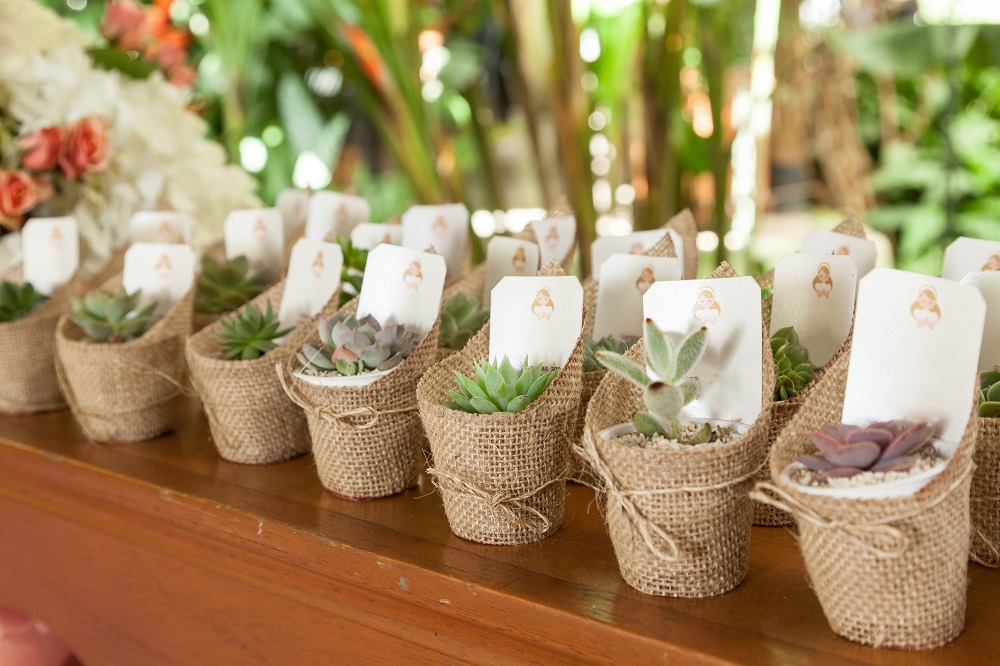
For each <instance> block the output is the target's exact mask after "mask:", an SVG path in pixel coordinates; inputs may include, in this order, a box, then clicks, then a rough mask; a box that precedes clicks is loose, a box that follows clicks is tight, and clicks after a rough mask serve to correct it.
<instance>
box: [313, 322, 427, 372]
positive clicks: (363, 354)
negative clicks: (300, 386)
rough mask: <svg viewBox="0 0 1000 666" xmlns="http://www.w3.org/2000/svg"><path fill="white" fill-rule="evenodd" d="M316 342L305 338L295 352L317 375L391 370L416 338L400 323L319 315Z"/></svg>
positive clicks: (407, 352)
mask: <svg viewBox="0 0 1000 666" xmlns="http://www.w3.org/2000/svg"><path fill="white" fill-rule="evenodd" d="M317 331H318V333H319V342H315V341H309V342H307V343H305V344H304V345H302V350H301V351H300V352H298V353H297V354H296V357H297V358H298V359H299V362H300V363H302V367H303V368H305V369H308V370H312V371H313V372H315V373H317V374H339V375H345V376H351V375H359V374H362V373H365V372H371V371H373V370H391V369H392V368H395V367H396V366H397V365H399V364H400V363H402V362H403V360H404V359H406V357H408V356H409V355H410V354H412V353H413V350H414V349H416V348H417V343H418V342H419V341H420V340H419V339H418V337H417V334H416V333H415V332H414V331H410V330H407V329H406V328H405V327H404V326H402V325H401V324H394V325H392V326H386V327H385V328H382V326H380V325H379V323H378V320H376V319H375V318H374V317H372V316H371V315H368V316H366V317H362V318H361V319H358V318H357V317H355V316H354V315H351V316H350V317H345V316H344V315H342V314H338V315H336V316H334V317H333V318H332V319H330V320H329V321H328V320H326V319H324V318H323V317H322V316H320V318H319V323H318V324H317Z"/></svg>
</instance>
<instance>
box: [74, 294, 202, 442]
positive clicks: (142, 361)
mask: <svg viewBox="0 0 1000 666" xmlns="http://www.w3.org/2000/svg"><path fill="white" fill-rule="evenodd" d="M103 288H104V289H108V290H111V291H121V288H122V287H121V275H116V276H114V277H112V278H110V279H109V280H108V281H107V282H105V283H104V285H103ZM193 297H194V291H193V290H192V291H190V292H188V294H187V295H186V296H185V297H184V298H183V299H181V300H180V302H178V303H177V304H176V305H175V306H174V307H173V308H171V309H170V311H169V312H168V313H167V314H166V316H165V317H163V318H162V319H160V321H158V322H157V323H156V324H155V325H154V326H153V327H152V328H150V329H149V330H148V331H147V332H146V333H145V334H144V335H143V336H142V337H140V338H138V339H136V340H132V341H131V342H124V343H118V344H113V343H107V344H98V343H93V342H90V341H89V340H88V339H87V337H86V335H84V333H83V331H82V330H81V329H80V328H79V327H78V326H77V325H76V324H74V323H73V322H72V321H70V320H69V318H68V317H67V316H65V315H64V316H63V317H62V318H61V319H60V320H59V324H58V327H57V329H56V370H57V373H58V377H59V385H60V388H61V389H62V392H63V395H64V396H65V397H66V401H67V402H68V403H69V406H70V408H71V409H72V410H73V415H74V416H75V417H76V420H77V422H79V424H80V427H81V429H82V430H83V432H84V434H85V435H86V436H87V437H89V438H90V439H92V440H95V441H98V442H141V441H144V440H147V439H152V438H153V437H156V436H158V435H161V434H163V433H165V432H167V431H169V430H172V429H173V427H174V425H175V424H176V421H177V399H178V397H179V396H180V394H181V392H182V391H184V390H185V385H186V384H185V383H186V371H187V367H186V364H185V361H184V341H185V338H186V337H187V335H188V333H189V332H190V330H191V302H192V299H193Z"/></svg>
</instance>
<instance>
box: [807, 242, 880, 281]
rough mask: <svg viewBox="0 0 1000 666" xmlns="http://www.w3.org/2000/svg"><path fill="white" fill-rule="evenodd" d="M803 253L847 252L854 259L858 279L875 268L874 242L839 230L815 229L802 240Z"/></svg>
mask: <svg viewBox="0 0 1000 666" xmlns="http://www.w3.org/2000/svg"><path fill="white" fill-rule="evenodd" d="M800 251H801V252H802V253H804V254H847V255H850V256H851V258H852V259H854V265H855V266H856V267H857V269H858V279H859V280H860V279H861V278H863V277H864V276H865V275H867V274H868V272H869V271H870V270H872V269H873V268H875V254H876V251H875V243H874V242H873V241H870V240H868V239H867V238H858V237H857V236H851V235H850V234H842V233H840V232H839V231H827V230H826V229H815V230H813V231H810V232H809V234H808V235H806V237H805V238H804V239H803V240H802V249H801V250H800Z"/></svg>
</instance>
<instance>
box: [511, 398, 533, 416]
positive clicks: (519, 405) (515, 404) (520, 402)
mask: <svg viewBox="0 0 1000 666" xmlns="http://www.w3.org/2000/svg"><path fill="white" fill-rule="evenodd" d="M530 404H531V398H530V397H528V396H526V395H519V396H517V397H516V398H514V399H513V400H511V401H510V402H508V403H507V411H508V412H511V413H513V412H519V411H521V410H522V409H524V408H525V407H527V406H528V405H530Z"/></svg>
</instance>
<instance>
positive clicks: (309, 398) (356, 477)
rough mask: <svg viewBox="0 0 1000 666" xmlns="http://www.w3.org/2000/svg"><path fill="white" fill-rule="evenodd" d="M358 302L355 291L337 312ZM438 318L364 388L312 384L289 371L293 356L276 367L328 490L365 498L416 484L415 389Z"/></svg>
mask: <svg viewBox="0 0 1000 666" xmlns="http://www.w3.org/2000/svg"><path fill="white" fill-rule="evenodd" d="M334 302H336V301H334ZM357 307H358V299H357V297H355V298H354V299H352V300H351V301H350V302H348V303H347V304H346V305H344V307H343V308H341V309H340V310H338V311H337V312H339V313H342V314H345V315H348V316H349V315H352V314H355V313H356V312H357ZM439 324H440V317H439V318H438V319H437V320H435V322H434V325H433V326H432V327H431V329H430V331H428V332H427V335H425V336H424V339H423V340H422V341H421V342H420V344H418V345H417V347H416V349H414V351H413V353H411V354H410V355H409V356H408V357H407V358H406V360H404V361H403V362H402V363H401V364H399V365H398V366H397V367H396V368H395V369H393V370H392V371H390V372H389V373H388V374H386V375H385V376H383V377H380V378H379V379H376V380H375V381H374V382H372V383H371V384H369V385H367V386H356V387H355V386H337V387H332V386H316V385H314V384H310V383H308V382H306V381H303V380H301V379H299V378H298V377H295V376H294V375H292V371H293V370H295V369H297V368H298V367H299V362H298V360H296V359H295V357H294V356H292V357H291V358H289V359H288V360H286V361H285V362H284V363H283V364H280V365H278V366H277V372H278V376H279V377H280V379H281V382H282V384H283V386H284V388H285V391H286V393H287V394H288V397H289V398H291V399H292V401H294V402H295V403H296V404H298V405H299V407H301V408H302V409H303V410H304V412H305V415H306V421H307V422H308V424H309V435H310V437H311V439H312V451H313V456H314V457H315V459H316V471H317V472H318V474H319V478H320V481H321V482H322V483H323V486H324V487H325V488H326V489H327V490H329V491H330V492H332V493H334V494H336V495H339V496H341V497H345V498H347V499H352V500H364V499H376V498H379V497H388V496H389V495H395V494H396V493H400V492H403V491H404V490H407V489H408V488H412V487H413V486H415V485H416V483H417V477H418V476H419V474H420V461H422V459H423V457H422V454H421V451H422V447H423V442H424V437H423V430H422V429H421V427H420V417H419V415H418V414H417V404H416V397H415V395H414V394H415V393H416V389H417V381H418V380H419V379H420V376H421V375H422V374H423V373H424V371H425V370H427V368H429V367H430V366H431V365H433V364H434V362H435V360H436V354H437V339H438V326H439ZM307 327H308V328H309V329H310V331H309V335H307V336H306V337H305V339H306V340H308V339H315V337H316V336H315V333H314V332H313V331H314V329H315V325H314V322H313V323H311V324H309V325H307Z"/></svg>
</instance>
